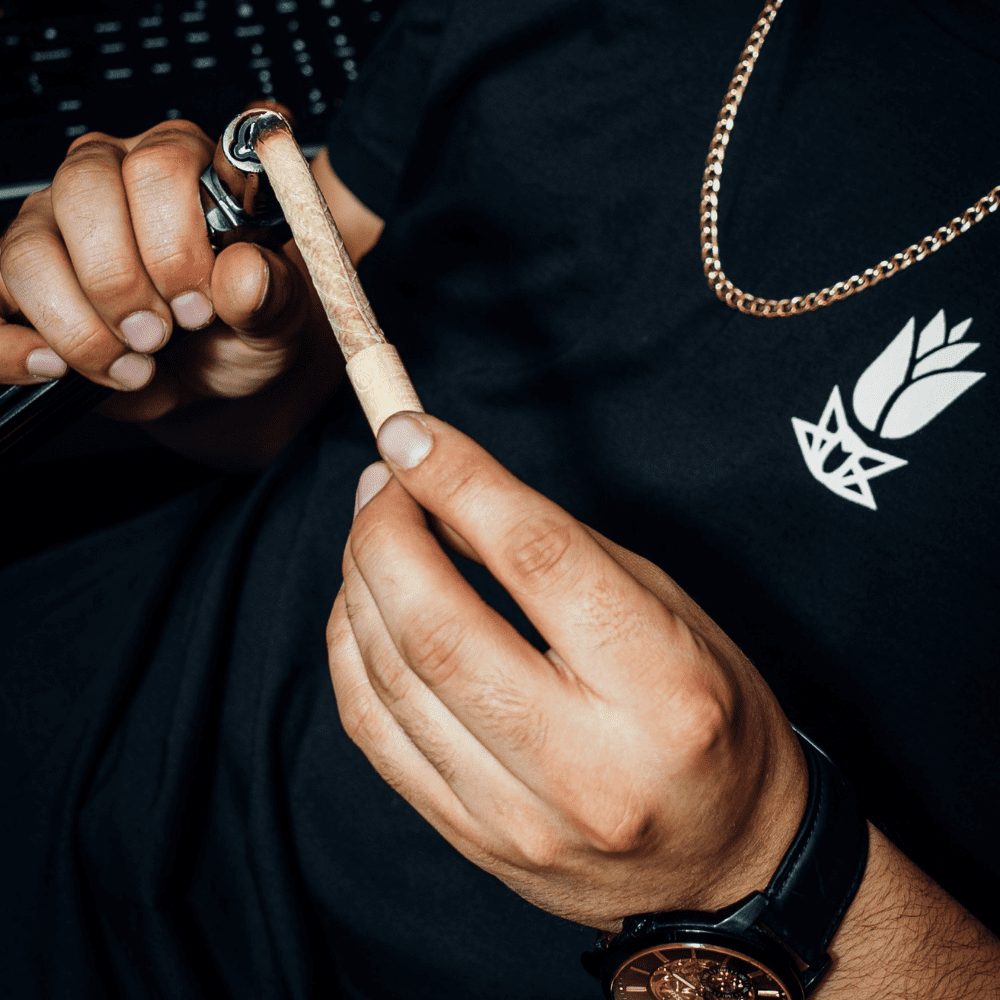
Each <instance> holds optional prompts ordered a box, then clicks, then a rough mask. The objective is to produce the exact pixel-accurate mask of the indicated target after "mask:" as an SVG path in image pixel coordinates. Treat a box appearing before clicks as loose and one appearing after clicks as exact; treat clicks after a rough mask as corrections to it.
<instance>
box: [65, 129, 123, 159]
mask: <svg viewBox="0 0 1000 1000" xmlns="http://www.w3.org/2000/svg"><path fill="white" fill-rule="evenodd" d="M84 146H97V147H110V148H112V149H114V150H116V151H117V149H118V146H117V145H115V142H114V140H113V139H112V138H111V137H110V136H109V135H107V134H106V133H104V132H84V133H83V135H81V136H77V137H76V138H75V139H74V140H73V141H72V142H71V143H70V144H69V146H67V147H66V155H67V156H71V155H74V154H76V153H77V152H78V151H79V150H80V149H82V148H83V147H84Z"/></svg>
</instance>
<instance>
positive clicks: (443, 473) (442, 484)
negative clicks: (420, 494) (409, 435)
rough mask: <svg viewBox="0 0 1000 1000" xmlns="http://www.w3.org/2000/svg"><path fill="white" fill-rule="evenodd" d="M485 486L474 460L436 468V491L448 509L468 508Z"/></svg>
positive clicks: (483, 478)
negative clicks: (451, 466)
mask: <svg viewBox="0 0 1000 1000" xmlns="http://www.w3.org/2000/svg"><path fill="white" fill-rule="evenodd" d="M432 454H433V452H432ZM485 486H486V479H485V477H484V476H483V474H482V471H481V470H480V469H478V468H477V467H476V465H475V464H474V463H472V462H464V463H462V464H461V465H458V466H455V467H454V468H447V467H443V468H439V469H435V470H434V491H435V493H436V494H437V496H438V498H439V499H440V500H441V502H442V503H443V504H444V506H445V507H446V508H447V509H448V510H452V511H456V512H458V511H462V510H468V509H469V508H470V507H471V506H472V505H473V504H474V503H475V501H476V498H477V497H478V496H480V495H481V494H482V491H483V489H484V488H485Z"/></svg>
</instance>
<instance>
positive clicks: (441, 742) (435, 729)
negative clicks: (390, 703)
mask: <svg viewBox="0 0 1000 1000" xmlns="http://www.w3.org/2000/svg"><path fill="white" fill-rule="evenodd" d="M407 728H408V731H409V735H410V738H411V739H412V741H413V742H414V743H415V744H416V746H418V747H419V748H420V753H421V754H423V756H424V757H425V758H426V759H427V760H428V761H430V763H431V766H432V767H433V768H434V770H435V771H437V772H438V774H440V775H441V777H442V778H444V780H445V781H446V782H447V783H448V784H452V783H453V782H454V781H455V780H456V779H457V777H458V766H457V764H456V762H455V750H454V747H453V746H452V745H451V743H450V742H449V741H448V739H447V738H446V737H445V734H444V733H443V732H442V731H441V728H440V727H439V726H438V725H437V724H436V723H434V722H432V721H431V720H429V719H422V718H420V717H414V718H412V719H410V720H409V721H408V722H407Z"/></svg>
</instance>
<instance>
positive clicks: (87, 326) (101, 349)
mask: <svg viewBox="0 0 1000 1000" xmlns="http://www.w3.org/2000/svg"><path fill="white" fill-rule="evenodd" d="M117 347H118V342H117V341H116V340H115V339H114V338H113V337H111V335H110V334H109V333H108V332H107V330H106V329H105V328H104V326H103V325H97V324H95V323H94V322H93V321H91V320H83V321H81V322H79V323H75V324H71V325H70V326H68V327H67V328H66V330H65V332H64V335H63V338H62V339H61V340H60V343H59V353H60V354H61V355H62V356H63V357H64V358H65V359H66V360H67V361H68V362H69V363H70V364H71V365H72V366H73V367H74V368H78V369H80V370H81V371H85V372H94V371H103V370H104V369H106V368H107V367H108V365H109V364H110V363H111V361H112V360H113V353H114V351H115V349H116V348H117Z"/></svg>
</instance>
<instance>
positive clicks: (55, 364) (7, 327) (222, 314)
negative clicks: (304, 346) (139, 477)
mask: <svg viewBox="0 0 1000 1000" xmlns="http://www.w3.org/2000/svg"><path fill="white" fill-rule="evenodd" d="M214 148H215V143H214V142H213V141H212V140H211V139H210V138H209V137H208V136H207V135H206V134H205V133H204V132H202V130H201V129H199V128H198V127H197V126H196V125H194V124H192V123H191V122H186V121H168V122H163V123H161V124H159V125H157V126H155V127H154V128H151V129H149V130H148V131H146V132H144V133H142V134H141V135H138V136H134V137H132V138H128V139H117V138H114V137H113V136H108V135H103V134H100V133H91V134H87V135H84V136H81V137H80V138H79V139H77V140H76V141H75V142H74V143H73V144H72V145H71V146H70V147H69V151H68V152H67V154H66V158H65V160H64V161H63V163H62V165H61V166H60V167H59V169H58V171H57V172H56V175H55V177H54V179H53V181H52V185H51V187H48V188H45V189H44V190H42V191H38V192H36V193H35V194H32V195H30V196H29V197H28V199H27V200H26V201H25V202H24V204H23V205H22V207H21V210H20V213H19V214H18V216H17V218H16V219H15V220H14V222H13V223H11V225H10V227H9V229H8V230H7V232H6V234H5V235H4V236H3V239H2V241H0V383H8V384H32V383H35V382H39V381H46V380H48V379H51V378H54V377H61V375H62V374H63V373H65V371H66V370H67V368H73V369H75V370H76V371H78V372H80V373H81V374H82V375H84V376H86V377H87V378H88V379H90V380H91V381H93V382H98V383H100V384H101V385H105V386H108V387H110V388H112V389H118V390H124V392H123V393H121V394H119V395H116V396H115V397H113V398H112V399H111V400H110V401H109V402H108V403H106V404H105V406H104V412H107V413H108V414H109V415H111V416H114V417H116V418H118V419H127V420H137V421H149V420H154V419H157V418H160V417H163V416H165V415H167V414H170V413H172V412H174V411H176V410H178V409H180V408H181V407H183V406H185V405H187V404H188V403H193V402H196V401H202V400H206V399H212V398H225V399H238V398H242V397H246V396H250V395H252V394H254V393H257V392H259V391H260V390H262V389H264V388H266V387H267V386H269V385H271V384H272V383H274V382H275V381H276V380H277V379H278V378H279V377H280V376H281V375H283V374H284V373H285V372H286V371H287V370H288V369H289V368H290V367H291V366H292V365H293V363H294V361H295V358H296V356H297V353H298V350H299V347H300V340H301V334H302V332H303V328H304V327H305V326H306V321H307V319H308V317H309V316H310V314H312V312H313V310H314V309H315V308H316V300H315V295H314V293H313V290H312V286H311V283H310V282H309V279H308V276H307V274H306V272H305V267H304V265H303V263H302V260H301V257H300V256H299V254H298V252H297V250H296V248H295V245H294V244H293V243H291V242H289V243H288V244H286V246H285V248H284V250H283V251H282V252H274V251H271V250H267V249H263V248H261V247H258V246H255V245H253V244H249V243H242V244H236V245H233V246H231V247H228V248H227V249H226V250H224V251H223V252H222V253H220V254H219V255H218V256H217V257H216V255H215V254H214V253H213V251H212V248H211V246H210V244H209V241H208V234H207V230H206V226H205V219H204V214H203V211H202V207H201V200H200V191H199V177H200V175H201V173H202V171H203V170H204V169H205V167H206V166H207V165H208V164H209V162H210V161H211V158H212V154H213V151H214ZM175 326H181V327H184V328H186V329H190V330H194V329H197V330H200V331H201V332H199V333H198V334H197V335H195V336H192V337H189V338H188V339H187V340H186V341H185V342H184V343H183V344H182V345H180V346H179V348H178V349H177V350H176V351H174V352H171V357H170V358H169V361H167V360H164V359H157V358H156V357H155V355H156V352H157V351H158V350H159V349H160V348H162V347H163V346H164V345H165V344H166V343H167V341H168V340H169V339H170V336H171V333H172V332H173V329H174V327H175Z"/></svg>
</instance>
